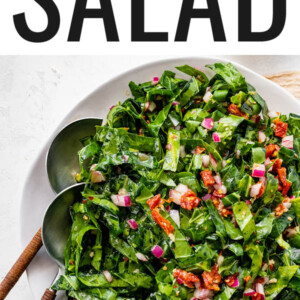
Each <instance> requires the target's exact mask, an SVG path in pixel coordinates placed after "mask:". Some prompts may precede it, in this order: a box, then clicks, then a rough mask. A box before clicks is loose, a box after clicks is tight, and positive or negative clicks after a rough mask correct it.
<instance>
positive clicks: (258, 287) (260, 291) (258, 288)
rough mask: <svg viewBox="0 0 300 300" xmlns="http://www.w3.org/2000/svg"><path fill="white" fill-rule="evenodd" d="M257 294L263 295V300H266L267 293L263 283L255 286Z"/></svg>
mask: <svg viewBox="0 0 300 300" xmlns="http://www.w3.org/2000/svg"><path fill="white" fill-rule="evenodd" d="M255 289H256V293H258V294H260V295H261V299H262V300H264V299H265V291H264V286H263V285H262V284H261V283H257V284H256V286H255Z"/></svg>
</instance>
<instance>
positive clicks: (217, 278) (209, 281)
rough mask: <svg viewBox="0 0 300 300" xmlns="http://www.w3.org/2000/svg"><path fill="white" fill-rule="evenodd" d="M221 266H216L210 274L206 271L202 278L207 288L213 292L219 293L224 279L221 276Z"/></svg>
mask: <svg viewBox="0 0 300 300" xmlns="http://www.w3.org/2000/svg"><path fill="white" fill-rule="evenodd" d="M218 271H219V266H218V265H217V264H215V265H214V266H213V267H212V268H211V271H210V272H207V271H204V272H203V273H202V278H203V281H204V286H205V288H207V289H209V290H213V291H219V290H220V288H219V284H220V283H221V280H222V277H221V275H220V274H219V272H218Z"/></svg>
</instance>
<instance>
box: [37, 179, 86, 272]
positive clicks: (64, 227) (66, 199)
mask: <svg viewBox="0 0 300 300" xmlns="http://www.w3.org/2000/svg"><path fill="white" fill-rule="evenodd" d="M84 185H85V183H79V184H75V185H73V186H71V187H68V188H67V189H65V190H63V191H62V192H61V193H59V194H58V195H57V196H56V198H55V199H54V200H53V202H52V203H51V204H50V205H49V207H48V209H47V211H46V214H45V217H44V220H43V225H42V240H43V244H44V246H45V248H46V251H47V252H48V254H49V256H50V257H51V258H52V259H53V260H54V261H55V262H56V263H57V264H58V265H59V266H60V267H64V249H65V246H66V244H67V240H68V238H69V235H70V231H71V226H72V219H71V216H70V207H71V206H72V205H73V203H75V202H77V201H81V200H82V195H81V192H82V191H83V188H84Z"/></svg>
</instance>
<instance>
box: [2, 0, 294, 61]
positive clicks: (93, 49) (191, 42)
mask: <svg viewBox="0 0 300 300" xmlns="http://www.w3.org/2000/svg"><path fill="white" fill-rule="evenodd" d="M206 1H207V0H195V6H194V7H195V8H205V7H207V2H206ZM240 1H243V0H240ZM55 3H56V4H57V6H58V8H59V11H60V17H61V26H60V30H59V32H58V34H57V35H56V36H55V37H54V38H53V39H52V40H51V41H49V42H46V43H42V44H34V43H30V42H27V41H25V40H23V39H22V38H21V37H20V36H19V34H18V33H17V31H16V29H15V27H14V23H13V15H15V14H19V13H23V12H25V13H26V19H27V21H28V25H29V26H30V28H31V29H32V30H34V31H43V29H44V28H45V27H46V24H47V18H46V14H45V12H44V11H43V9H42V8H41V7H40V6H39V5H38V4H37V3H36V2H34V0H9V1H4V0H3V1H0V41H1V42H0V43H1V46H0V53H1V54H25V53H26V54H108V55H111V54H119V55H120V54H131V55H134V54H144V55H163V54H165V55H169V54H177V55H184V54H189V55H192V54H193V55H198V54H210V55H211V54H213V55H226V54H227V55H228V54H300V53H299V52H300V47H299V46H300V37H299V27H300V18H299V11H300V1H299V0H287V21H286V25H285V28H284V30H283V32H282V34H281V35H280V36H279V37H278V38H276V39H275V40H273V41H269V42H260V43H257V42H247V43H245V42H238V0H219V5H220V10H221V14H222V19H223V25H224V28H225V33H226V38H227V42H214V41H213V37H212V30H211V25H210V21H209V20H208V19H201V20H200V19H194V20H192V21H191V27H190V31H189V36H188V42H176V43H175V42H174V39H175V34H176V29H177V24H178V20H179V15H180V11H181V5H182V0H145V3H146V9H145V11H146V13H145V16H146V30H147V31H158V32H160V31H162V32H168V33H169V42H166V43H157V42H156V43H149V42H148V43H132V42H130V41H131V34H130V32H131V24H130V22H131V21H130V19H131V0H112V5H113V9H114V14H115V20H116V24H117V28H118V33H119V38H120V42H118V43H116V42H111V43H107V42H106V37H105V35H104V26H103V21H102V20H99V19H87V20H85V22H84V26H83V31H82V37H81V42H80V43H77V42H75V43H74V42H67V38H68V34H69V30H70V24H71V20H72V15H73V10H74V4H75V0H73V1H70V0H68V1H66V0H55ZM252 3H253V30H254V31H266V30H267V29H269V27H270V26H271V23H272V6H273V0H252ZM99 7H100V4H99V0H89V1H88V8H99Z"/></svg>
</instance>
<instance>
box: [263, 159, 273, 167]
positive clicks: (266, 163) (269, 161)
mask: <svg viewBox="0 0 300 300" xmlns="http://www.w3.org/2000/svg"><path fill="white" fill-rule="evenodd" d="M270 163H271V159H270V158H269V157H268V158H267V159H266V160H265V162H264V165H265V166H266V167H267V166H268V165H269V164H270Z"/></svg>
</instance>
